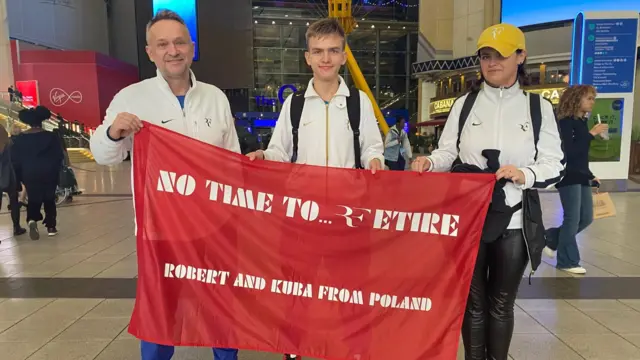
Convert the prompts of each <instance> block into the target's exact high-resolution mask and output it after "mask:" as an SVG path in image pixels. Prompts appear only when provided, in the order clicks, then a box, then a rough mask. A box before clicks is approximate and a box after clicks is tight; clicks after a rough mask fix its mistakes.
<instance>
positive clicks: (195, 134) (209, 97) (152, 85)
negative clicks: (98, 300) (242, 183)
mask: <svg viewBox="0 0 640 360" xmlns="http://www.w3.org/2000/svg"><path fill="white" fill-rule="evenodd" d="M147 54H148V55H149V58H150V59H151V61H153V62H154V63H155V64H156V67H157V76H156V77H155V78H152V79H147V80H144V81H141V82H139V83H136V84H133V85H131V86H128V87H126V88H124V89H122V90H121V91H120V92H119V93H118V94H116V96H115V97H114V98H113V100H112V101H111V104H110V105H109V108H108V109H107V113H106V116H105V119H104V122H103V124H102V125H100V126H99V127H98V129H96V132H95V134H94V135H93V136H92V137H91V152H92V153H93V156H94V157H95V159H96V162H97V163H98V164H101V165H113V164H118V163H120V162H122V161H123V160H124V159H125V158H126V157H127V154H128V152H129V151H131V150H132V145H133V135H134V134H135V133H136V132H138V131H139V130H140V129H141V128H142V122H141V119H143V120H145V121H147V122H150V123H153V124H155V125H158V126H162V127H165V128H167V129H170V130H173V131H175V132H178V133H180V134H184V135H186V136H189V137H191V138H194V139H197V140H200V141H202V142H205V143H209V144H211V145H215V146H218V147H221V148H224V149H227V150H230V151H234V152H237V153H239V152H240V143H239V141H238V136H237V134H236V129H235V124H234V119H233V117H232V115H231V109H230V106H229V101H228V99H227V97H226V96H225V94H224V93H223V92H222V91H221V90H220V89H218V88H217V87H215V86H213V85H209V84H205V83H202V82H199V81H196V78H195V76H194V75H193V72H191V63H192V60H193V55H194V44H193V41H192V40H191V36H190V34H189V31H188V30H187V27H186V26H185V23H184V21H183V20H182V19H181V18H180V16H178V15H177V14H176V13H174V12H171V11H161V12H159V13H158V14H157V15H156V16H155V17H154V18H153V19H152V20H151V21H150V22H149V24H148V25H147ZM133 161H135V159H133ZM132 187H133V183H132ZM160 295H161V294H160ZM173 353H174V348H173V347H172V346H165V345H158V344H152V343H149V342H146V341H142V343H141V354H142V360H169V359H171V357H172V356H173ZM213 353H214V359H216V360H237V359H238V351H237V350H235V349H213Z"/></svg>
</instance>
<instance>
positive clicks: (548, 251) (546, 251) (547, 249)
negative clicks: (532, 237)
mask: <svg viewBox="0 0 640 360" xmlns="http://www.w3.org/2000/svg"><path fill="white" fill-rule="evenodd" d="M542 251H543V252H544V254H545V255H547V256H548V257H550V258H554V257H556V253H557V252H558V251H557V250H553V249H551V248H550V247H548V246H545V247H544V249H543V250H542Z"/></svg>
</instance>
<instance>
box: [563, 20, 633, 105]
mask: <svg viewBox="0 0 640 360" xmlns="http://www.w3.org/2000/svg"><path fill="white" fill-rule="evenodd" d="M579 18H580V17H579ZM577 20H578V19H577ZM575 31H576V32H582V34H579V33H578V34H576V35H577V36H576V37H575V38H574V41H575V40H578V41H580V44H576V43H574V54H573V66H574V67H575V66H579V69H574V70H578V71H577V72H578V79H577V80H578V81H577V82H578V83H581V84H591V85H593V86H594V87H595V88H596V89H597V90H598V92H599V93H630V92H632V91H633V84H634V79H635V72H636V69H635V60H636V51H637V43H636V41H637V39H638V19H586V20H584V23H583V24H582V26H579V27H577V28H576V29H575ZM577 49H579V50H578V51H576V50H577ZM576 52H578V53H579V54H577V53H576ZM576 56H577V57H578V58H576ZM573 74H574V75H575V71H574V72H573ZM572 82H573V81H572Z"/></svg>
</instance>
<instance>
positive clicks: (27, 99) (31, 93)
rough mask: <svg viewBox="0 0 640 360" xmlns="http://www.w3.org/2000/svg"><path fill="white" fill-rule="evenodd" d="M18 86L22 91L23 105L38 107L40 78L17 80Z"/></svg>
mask: <svg viewBox="0 0 640 360" xmlns="http://www.w3.org/2000/svg"><path fill="white" fill-rule="evenodd" d="M16 88H17V89H18V91H20V92H21V93H22V105H24V106H26V107H36V106H38V105H39V104H40V97H39V96H38V95H39V94H38V80H24V81H16Z"/></svg>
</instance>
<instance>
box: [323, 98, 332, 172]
mask: <svg viewBox="0 0 640 360" xmlns="http://www.w3.org/2000/svg"><path fill="white" fill-rule="evenodd" d="M330 103H331V100H329V102H327V103H326V104H325V114H326V117H325V131H326V139H325V140H326V141H325V158H324V161H325V166H329V104H330Z"/></svg>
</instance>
